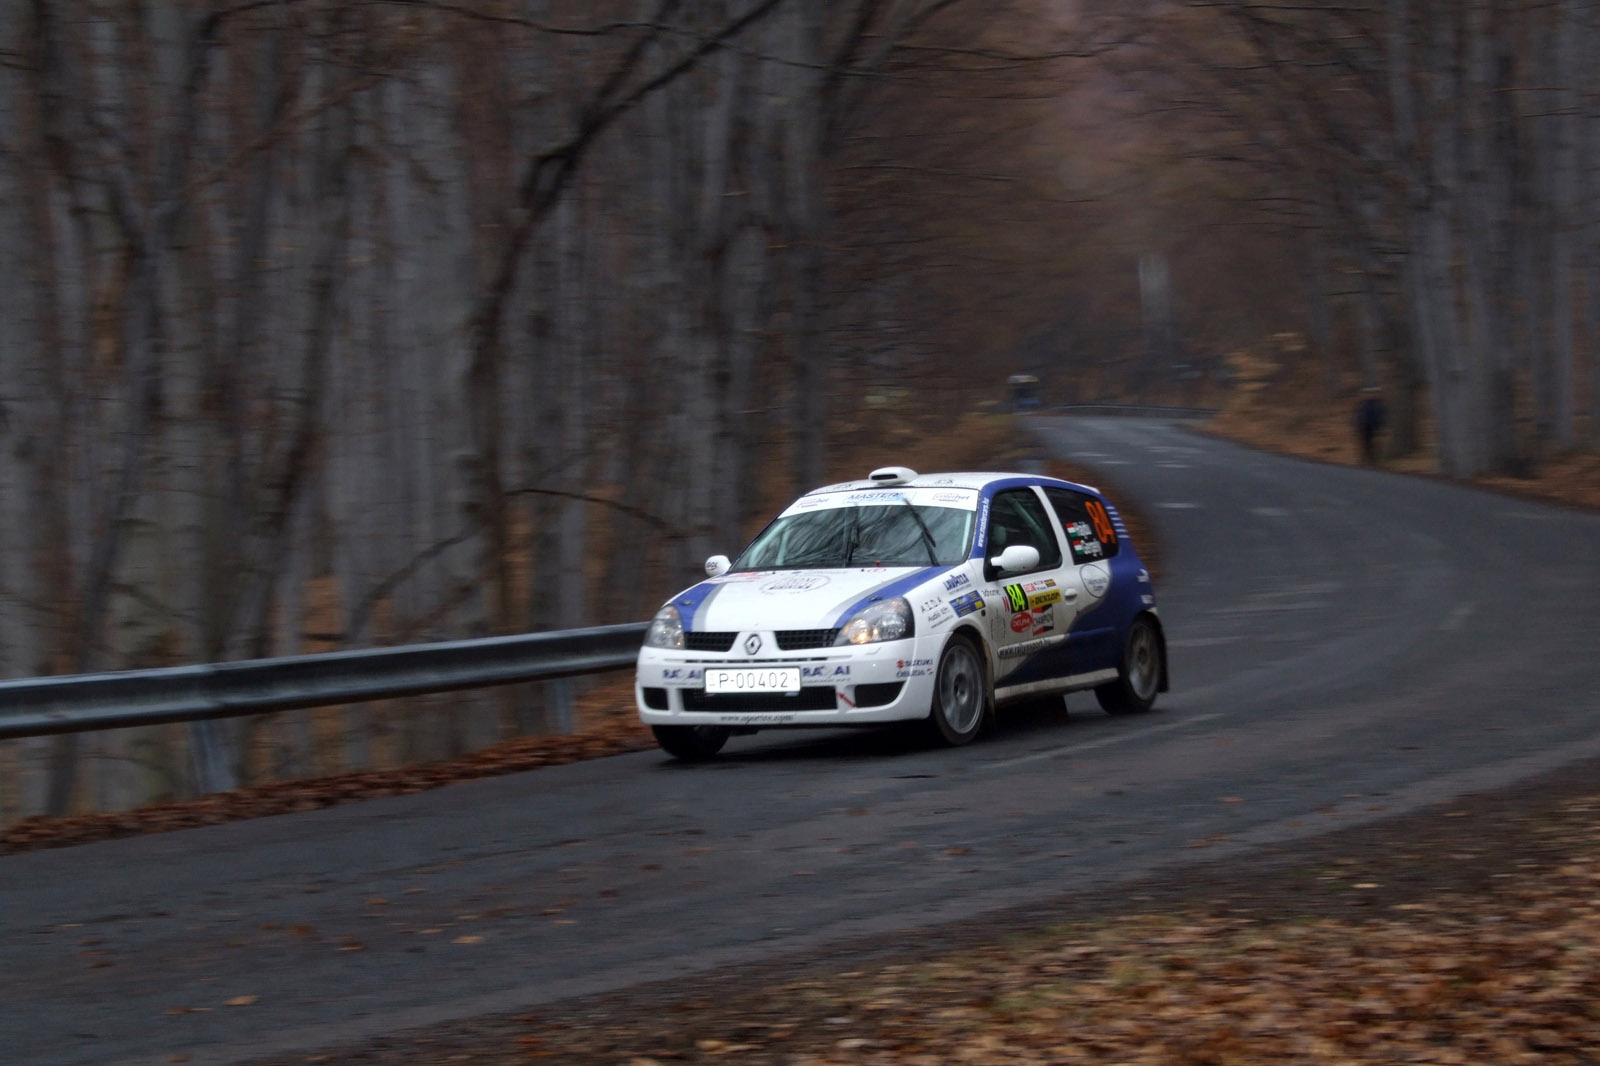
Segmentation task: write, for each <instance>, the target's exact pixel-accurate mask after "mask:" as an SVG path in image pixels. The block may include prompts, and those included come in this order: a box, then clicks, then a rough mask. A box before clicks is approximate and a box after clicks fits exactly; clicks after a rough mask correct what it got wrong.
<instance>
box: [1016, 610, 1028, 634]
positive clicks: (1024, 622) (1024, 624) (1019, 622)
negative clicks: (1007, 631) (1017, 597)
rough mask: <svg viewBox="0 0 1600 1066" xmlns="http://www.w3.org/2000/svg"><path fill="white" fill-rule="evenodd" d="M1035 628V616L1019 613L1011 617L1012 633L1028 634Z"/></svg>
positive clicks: (1024, 612) (1025, 612)
mask: <svg viewBox="0 0 1600 1066" xmlns="http://www.w3.org/2000/svg"><path fill="white" fill-rule="evenodd" d="M1032 628H1033V615H1031V614H1029V613H1028V612H1027V611H1019V612H1017V613H1016V614H1014V615H1012V616H1011V632H1013V633H1026V632H1028V631H1029V630H1031V629H1032Z"/></svg>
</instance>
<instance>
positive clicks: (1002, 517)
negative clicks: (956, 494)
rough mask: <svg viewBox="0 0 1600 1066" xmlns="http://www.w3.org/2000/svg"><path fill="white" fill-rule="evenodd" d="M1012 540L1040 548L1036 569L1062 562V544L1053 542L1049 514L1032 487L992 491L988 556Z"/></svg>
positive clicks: (1009, 543) (1010, 543) (1054, 565)
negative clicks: (993, 495) (992, 500)
mask: <svg viewBox="0 0 1600 1066" xmlns="http://www.w3.org/2000/svg"><path fill="white" fill-rule="evenodd" d="M1013 544H1030V545H1032V546H1033V547H1035V548H1038V549H1039V569H1041V570H1049V569H1053V568H1055V567H1058V566H1060V565H1061V545H1060V544H1058V543H1057V542H1056V535H1055V531H1054V530H1052V529H1051V528H1050V518H1049V516H1047V515H1046V514H1045V511H1044V505H1043V504H1041V503H1040V502H1039V497H1038V496H1036V495H1035V494H1034V492H1033V490H1032V489H1007V490H1006V491H1005V492H998V493H995V497H994V503H993V505H992V506H991V507H990V509H989V547H988V552H989V555H990V557H991V558H992V557H993V556H996V555H999V554H1000V553H1001V552H1003V551H1005V550H1006V549H1007V548H1009V547H1011V545H1013Z"/></svg>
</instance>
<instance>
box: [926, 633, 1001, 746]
mask: <svg viewBox="0 0 1600 1066" xmlns="http://www.w3.org/2000/svg"><path fill="white" fill-rule="evenodd" d="M988 712H989V690H988V686H987V685H986V684H985V683H984V678H983V662H982V661H981V660H980V659H979V658H978V649H977V648H975V647H973V646H972V642H971V641H969V640H967V639H966V638H964V637H955V638H953V639H952V640H951V641H950V643H949V644H946V645H945V649H944V653H943V654H942V655H940V656H939V669H938V670H937V671H936V672H935V674H934V679H933V715H932V718H933V727H934V730H935V731H936V732H937V733H938V735H939V739H940V740H942V741H944V742H945V743H946V744H949V745H951V746H956V745H960V744H968V743H970V742H971V741H972V740H973V738H975V737H976V736H977V735H978V731H979V730H980V729H982V728H983V719H984V716H985V715H986V714H988Z"/></svg>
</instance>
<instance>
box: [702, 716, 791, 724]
mask: <svg viewBox="0 0 1600 1066" xmlns="http://www.w3.org/2000/svg"><path fill="white" fill-rule="evenodd" d="M717 721H719V722H721V723H722V724H723V725H788V724H789V723H791V722H794V721H797V719H796V717H795V716H794V715H792V714H722V715H718V716H717Z"/></svg>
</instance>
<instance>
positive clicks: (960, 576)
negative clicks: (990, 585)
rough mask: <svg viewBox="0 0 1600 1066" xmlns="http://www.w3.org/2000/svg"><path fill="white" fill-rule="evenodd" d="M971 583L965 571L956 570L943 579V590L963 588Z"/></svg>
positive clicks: (951, 590)
mask: <svg viewBox="0 0 1600 1066" xmlns="http://www.w3.org/2000/svg"><path fill="white" fill-rule="evenodd" d="M971 584H972V578H970V577H968V576H967V575H966V572H965V571H962V570H957V571H956V572H955V573H953V574H951V575H950V576H949V577H947V578H945V579H944V590H945V591H946V592H954V591H955V590H956V589H959V588H965V587H967V586H969V585H971Z"/></svg>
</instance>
